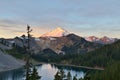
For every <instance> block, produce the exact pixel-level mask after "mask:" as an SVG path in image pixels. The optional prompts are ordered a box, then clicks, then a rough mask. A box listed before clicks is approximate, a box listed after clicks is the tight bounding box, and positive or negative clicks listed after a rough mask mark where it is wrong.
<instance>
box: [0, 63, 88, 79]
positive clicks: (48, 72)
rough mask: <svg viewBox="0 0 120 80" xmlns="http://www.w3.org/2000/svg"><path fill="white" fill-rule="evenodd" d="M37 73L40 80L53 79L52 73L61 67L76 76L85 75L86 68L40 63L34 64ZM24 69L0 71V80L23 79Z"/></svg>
mask: <svg viewBox="0 0 120 80" xmlns="http://www.w3.org/2000/svg"><path fill="white" fill-rule="evenodd" d="M36 68H37V70H38V73H39V75H40V76H42V78H41V80H53V79H54V75H55V74H56V73H57V71H58V70H60V69H63V70H64V71H65V73H66V74H67V72H69V71H70V72H71V75H72V76H75V75H76V74H77V77H79V78H81V77H83V76H84V75H85V72H86V71H87V70H86V69H82V68H77V67H70V66H59V65H53V64H43V65H42V64H41V65H37V66H36ZM24 75H25V70H24V69H23V68H21V69H18V70H12V71H7V72H1V73H0V80H24V79H25V76H24Z"/></svg>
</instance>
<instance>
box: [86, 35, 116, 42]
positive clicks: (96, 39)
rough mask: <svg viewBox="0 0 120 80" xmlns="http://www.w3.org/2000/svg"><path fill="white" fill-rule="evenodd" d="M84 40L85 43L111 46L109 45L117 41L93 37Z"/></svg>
mask: <svg viewBox="0 0 120 80" xmlns="http://www.w3.org/2000/svg"><path fill="white" fill-rule="evenodd" d="M85 39H86V40H87V41H90V42H95V43H100V44H111V43H114V42H116V41H117V40H118V39H116V38H109V37H107V36H104V37H102V38H98V37H95V36H90V37H86V38H85Z"/></svg>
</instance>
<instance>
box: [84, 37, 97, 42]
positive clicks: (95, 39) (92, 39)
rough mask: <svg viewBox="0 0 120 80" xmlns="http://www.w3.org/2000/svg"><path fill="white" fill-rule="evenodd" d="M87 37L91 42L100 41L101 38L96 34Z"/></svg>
mask: <svg viewBox="0 0 120 80" xmlns="http://www.w3.org/2000/svg"><path fill="white" fill-rule="evenodd" d="M85 39H86V40H87V41H90V42H94V41H98V40H99V38H97V37H95V36H90V37H86V38H85Z"/></svg>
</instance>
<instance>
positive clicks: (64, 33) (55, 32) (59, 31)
mask: <svg viewBox="0 0 120 80" xmlns="http://www.w3.org/2000/svg"><path fill="white" fill-rule="evenodd" d="M69 34H70V33H69V32H68V31H66V30H65V29H63V28H60V27H58V28H56V29H54V30H53V31H50V32H48V33H45V34H43V35H42V36H40V37H62V36H67V35H69Z"/></svg>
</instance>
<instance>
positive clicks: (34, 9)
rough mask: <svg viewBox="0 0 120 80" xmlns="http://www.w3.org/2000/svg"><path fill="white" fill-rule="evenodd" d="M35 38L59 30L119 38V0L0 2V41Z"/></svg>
mask: <svg viewBox="0 0 120 80" xmlns="http://www.w3.org/2000/svg"><path fill="white" fill-rule="evenodd" d="M27 24H29V25H30V26H31V28H32V29H33V32H32V33H31V34H32V35H33V36H35V37H39V36H40V35H42V34H44V33H46V32H49V31H51V30H53V29H55V28H57V27H62V28H64V29H66V30H67V31H69V32H71V33H75V34H77V35H79V36H83V37H87V36H97V37H102V36H108V37H115V38H120V0H0V37H4V38H13V37H15V36H20V35H22V34H25V33H26V26H27Z"/></svg>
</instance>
